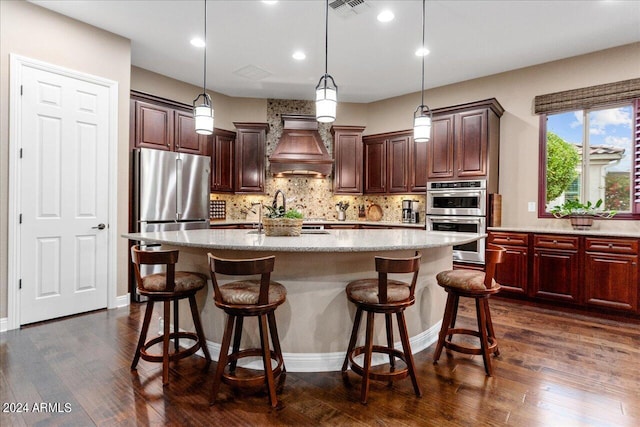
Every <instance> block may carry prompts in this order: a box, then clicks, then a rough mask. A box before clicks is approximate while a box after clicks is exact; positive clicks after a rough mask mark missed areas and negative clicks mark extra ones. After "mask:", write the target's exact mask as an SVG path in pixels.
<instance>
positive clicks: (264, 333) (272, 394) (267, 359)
mask: <svg viewBox="0 0 640 427" xmlns="http://www.w3.org/2000/svg"><path fill="white" fill-rule="evenodd" d="M258 323H259V324H260V341H261V342H262V363H263V365H264V373H265V378H266V381H267V388H268V390H269V401H270V402H271V406H272V407H273V408H275V407H276V406H278V398H277V397H276V384H275V380H274V378H273V368H272V366H271V352H270V351H269V331H268V330H267V315H266V314H261V315H260V316H259V317H258Z"/></svg>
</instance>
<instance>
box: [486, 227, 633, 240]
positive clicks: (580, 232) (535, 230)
mask: <svg viewBox="0 0 640 427" xmlns="http://www.w3.org/2000/svg"><path fill="white" fill-rule="evenodd" d="M487 231H498V232H501V231H504V232H515V233H537V234H573V235H578V236H606V237H630V238H635V239H638V238H640V232H634V231H611V230H573V229H564V228H545V227H504V226H503V227H487Z"/></svg>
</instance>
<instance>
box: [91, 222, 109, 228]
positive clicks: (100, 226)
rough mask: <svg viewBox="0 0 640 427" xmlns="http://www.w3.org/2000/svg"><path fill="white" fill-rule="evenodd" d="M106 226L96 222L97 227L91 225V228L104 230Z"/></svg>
mask: <svg viewBox="0 0 640 427" xmlns="http://www.w3.org/2000/svg"><path fill="white" fill-rule="evenodd" d="M106 227H107V226H106V225H104V224H102V223H100V224H98V226H97V227H91V228H92V229H96V228H97V229H98V230H104V229H105V228H106Z"/></svg>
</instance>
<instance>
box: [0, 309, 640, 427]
mask: <svg viewBox="0 0 640 427" xmlns="http://www.w3.org/2000/svg"><path fill="white" fill-rule="evenodd" d="M490 304H491V311H492V314H493V320H494V324H495V327H496V334H497V336H498V339H499V344H500V351H501V356H499V357H498V358H495V359H494V362H493V363H494V370H495V375H494V377H492V378H488V377H485V375H484V369H483V367H482V359H481V357H480V356H474V357H470V356H464V355H461V354H457V353H452V354H447V353H444V354H443V355H442V357H441V359H440V362H439V364H438V365H436V366H434V365H433V364H432V363H431V358H432V353H433V349H434V346H431V347H430V348H428V349H427V350H424V351H422V352H420V353H418V354H417V355H416V357H415V360H416V364H417V367H418V377H419V380H420V385H421V387H422V391H423V393H424V396H423V397H422V398H416V397H415V395H414V394H413V389H412V386H411V381H409V380H408V379H407V380H404V381H399V382H396V383H394V385H393V386H392V387H391V388H388V387H387V385H386V384H381V383H376V382H373V384H372V386H371V391H370V394H369V404H368V405H367V406H363V405H361V404H360V403H358V399H359V386H360V379H359V378H358V377H356V376H355V375H353V374H351V375H350V378H351V383H352V388H347V387H346V386H345V385H344V383H343V382H342V379H341V376H340V373H339V372H327V373H288V374H287V379H286V382H285V386H284V390H283V392H282V394H281V395H280V399H281V402H282V403H281V407H280V408H278V409H271V408H270V406H269V405H268V399H267V397H266V395H265V394H264V393H258V394H253V395H251V394H246V395H237V394H235V393H233V392H232V391H231V390H230V389H229V388H228V387H226V386H223V388H222V394H223V395H222V396H221V399H220V400H221V401H220V402H219V403H218V404H217V405H216V406H214V407H210V406H209V404H208V402H209V391H210V388H211V384H212V379H211V377H212V374H213V372H214V369H215V363H212V364H211V366H210V367H209V369H208V371H206V372H205V371H203V369H202V368H203V366H204V359H202V358H199V357H196V356H194V357H191V358H188V359H185V360H182V361H180V362H179V363H178V364H177V365H175V366H173V367H172V369H171V371H170V384H169V385H168V386H166V387H165V388H164V389H163V387H162V379H161V375H162V374H161V364H152V363H149V362H145V361H140V363H139V365H138V371H137V372H131V371H130V369H129V365H130V363H131V356H132V354H133V351H134V348H135V344H136V340H137V337H138V330H139V327H140V324H141V323H142V314H143V310H142V309H141V308H143V306H140V305H133V306H131V307H128V308H123V309H117V310H108V311H99V312H95V313H90V314H86V315H81V316H76V317H72V318H67V319H63V320H58V321H52V322H47V323H43V324H38V325H34V326H30V327H26V328H23V329H21V330H16V331H9V332H4V333H2V334H0V396H1V401H2V412H0V425H2V426H36V425H37V426H52V425H53V426H91V425H104V426H130V425H131V426H133V425H176V426H186V425H189V426H200V425H205V426H209V425H210V426H254V425H255V426H264V425H292V426H315V425H327V426H351V425H376V426H415V425H425V426H430V425H434V426H454V425H466V426H479V425H513V426H573V425H597V426H638V425H640V325H638V323H633V322H631V321H629V322H626V321H616V320H603V319H597V318H592V317H587V316H584V315H580V314H574V313H566V312H556V311H551V310H547V309H543V308H539V307H532V306H526V305H521V304H519V303H517V302H509V301H504V300H500V299H495V298H494V299H492V300H491V302H490ZM473 316H474V312H473V310H472V307H471V306H470V305H469V304H464V305H462V306H461V308H460V314H459V319H460V320H459V324H463V323H464V324H471V322H472V321H473ZM221 327H222V326H221ZM350 327H351V325H345V328H350ZM410 333H412V331H410ZM413 333H415V332H413ZM345 345H346V343H345ZM285 352H286V349H285ZM42 403H44V404H45V405H44V406H42V405H41V404H42ZM21 404H27V407H28V408H29V410H30V412H28V413H17V412H16V410H17V409H19V408H18V407H19V406H20V405H21ZM34 404H37V405H36V407H35V409H39V410H40V411H37V412H34V411H33V410H34ZM22 408H23V409H24V407H22ZM5 411H8V412H5Z"/></svg>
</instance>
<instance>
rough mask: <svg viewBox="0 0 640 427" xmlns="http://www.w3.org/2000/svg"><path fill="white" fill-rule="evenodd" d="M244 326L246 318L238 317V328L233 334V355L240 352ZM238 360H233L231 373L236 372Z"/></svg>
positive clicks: (230, 368) (230, 365) (230, 366)
mask: <svg viewBox="0 0 640 427" xmlns="http://www.w3.org/2000/svg"><path fill="white" fill-rule="evenodd" d="M243 325H244V317H242V316H238V317H236V327H235V332H234V334H233V350H232V353H237V352H238V351H240V340H241V339H242V326H243ZM237 362H238V361H237V360H232V361H231V363H230V364H229V372H231V373H232V374H233V373H234V372H235V371H236V365H237Z"/></svg>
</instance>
